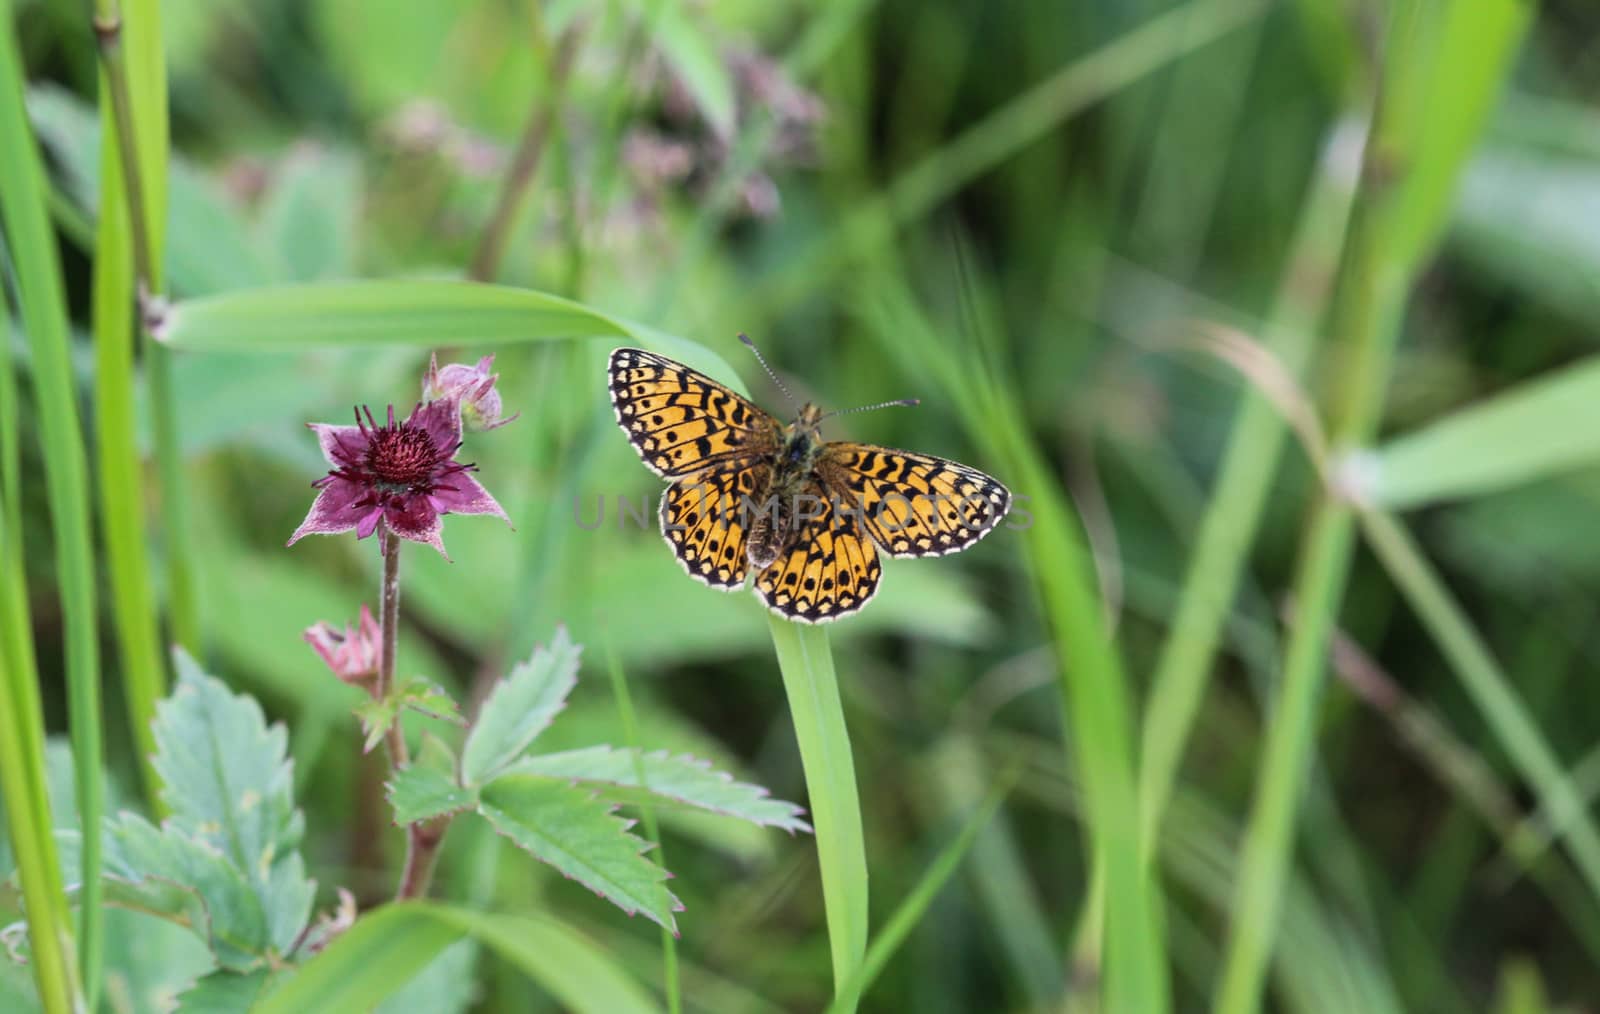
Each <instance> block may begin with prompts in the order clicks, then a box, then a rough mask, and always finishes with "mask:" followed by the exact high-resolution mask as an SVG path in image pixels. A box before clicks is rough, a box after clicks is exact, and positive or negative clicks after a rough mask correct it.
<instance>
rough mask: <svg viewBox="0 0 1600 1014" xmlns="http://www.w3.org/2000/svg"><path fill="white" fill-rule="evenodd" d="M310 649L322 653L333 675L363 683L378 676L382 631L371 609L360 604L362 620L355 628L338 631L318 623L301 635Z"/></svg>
mask: <svg viewBox="0 0 1600 1014" xmlns="http://www.w3.org/2000/svg"><path fill="white" fill-rule="evenodd" d="M303 636H304V637H305V640H306V643H307V644H309V645H311V648H312V650H313V651H315V652H316V653H317V654H318V655H321V656H322V660H323V661H324V662H326V663H328V668H329V669H332V670H333V674H334V675H335V676H337V677H339V678H340V679H341V680H343V681H344V682H346V683H352V684H356V685H358V686H359V685H362V684H365V683H368V682H370V681H371V680H373V679H375V678H376V677H377V675H378V663H379V661H380V660H381V658H382V655H383V632H382V630H381V629H380V628H379V626H378V621H377V620H375V619H373V618H372V610H370V609H368V608H367V607H366V606H365V605H363V606H362V607H361V619H360V620H359V621H357V623H356V625H355V626H354V627H348V626H347V627H345V628H344V629H343V630H339V629H338V628H336V627H334V626H333V625H332V624H331V623H326V622H318V623H314V624H312V625H311V626H309V627H307V628H306V632H305V634H304V635H303Z"/></svg>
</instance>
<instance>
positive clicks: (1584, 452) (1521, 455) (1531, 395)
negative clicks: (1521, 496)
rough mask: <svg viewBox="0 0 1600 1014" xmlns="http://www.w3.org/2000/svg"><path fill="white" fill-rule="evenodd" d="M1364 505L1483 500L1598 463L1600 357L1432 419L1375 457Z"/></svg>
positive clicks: (1407, 505) (1402, 506) (1403, 505)
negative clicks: (1466, 499)
mask: <svg viewBox="0 0 1600 1014" xmlns="http://www.w3.org/2000/svg"><path fill="white" fill-rule="evenodd" d="M1374 454H1375V455H1376V456H1375V458H1374V459H1373V462H1372V464H1373V467H1374V469H1375V472H1374V480H1373V486H1372V488H1371V489H1370V490H1369V491H1368V492H1367V496H1366V499H1367V500H1368V501H1369V502H1371V503H1373V504H1374V505H1375V506H1379V507H1383V508H1385V509H1387V510H1407V509H1410V508H1414V507H1421V506H1424V505H1426V504H1429V503H1435V502H1437V501H1439V500H1445V499H1451V498H1458V497H1468V496H1484V495H1487V494H1490V493H1494V492H1497V491H1500V490H1504V489H1507V488H1510V487H1512V486H1516V485H1520V484H1523V483H1528V482H1534V481H1537V480H1539V479H1542V478H1545V477H1547V476H1550V475H1554V474H1558V473H1560V472H1564V471H1568V470H1571V469H1575V468H1581V467H1584V466H1586V465H1590V464H1592V463H1593V462H1594V461H1595V460H1596V459H1600V357H1590V358H1588V359H1584V360H1581V361H1579V362H1576V363H1573V364H1572V365H1570V366H1566V367H1563V368H1562V369H1559V370H1556V371H1554V372H1552V373H1550V374H1547V375H1546V376H1542V377H1539V378H1536V379H1534V380H1530V381H1528V382H1526V383H1523V384H1518V385H1517V386H1516V387H1513V388H1511V389H1510V390H1508V391H1505V392H1503V393H1501V394H1497V395H1495V396H1494V397H1493V398H1489V399H1487V400H1485V401H1481V402H1478V403H1477V404H1474V405H1469V406H1468V407H1466V408H1464V409H1461V410H1460V411H1457V412H1452V413H1451V414H1449V415H1447V416H1445V417H1444V418H1442V419H1438V420H1435V421H1433V422H1430V423H1428V424H1427V425H1425V426H1423V427H1421V428H1420V429H1418V430H1416V431H1414V432H1412V433H1407V434H1405V435H1403V436H1400V437H1396V438H1395V439H1393V440H1390V441H1388V442H1387V443H1385V444H1384V445H1383V446H1382V447H1380V448H1378V449H1377V451H1375V452H1374Z"/></svg>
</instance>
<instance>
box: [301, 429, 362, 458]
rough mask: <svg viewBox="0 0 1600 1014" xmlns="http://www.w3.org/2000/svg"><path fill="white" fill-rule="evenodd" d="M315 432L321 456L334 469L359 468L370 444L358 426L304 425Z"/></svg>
mask: <svg viewBox="0 0 1600 1014" xmlns="http://www.w3.org/2000/svg"><path fill="white" fill-rule="evenodd" d="M306 425H307V426H309V427H311V428H312V429H313V430H315V431H316V434H317V442H318V443H319V444H321V445H322V456H323V457H324V458H327V459H328V464H330V465H333V466H335V467H339V468H344V467H351V468H355V467H360V465H361V464H362V461H363V460H364V459H365V458H366V456H367V445H368V444H369V443H370V442H371V441H369V440H368V439H367V435H366V434H365V433H363V432H361V427H359V426H334V425H333V424H331V423H306Z"/></svg>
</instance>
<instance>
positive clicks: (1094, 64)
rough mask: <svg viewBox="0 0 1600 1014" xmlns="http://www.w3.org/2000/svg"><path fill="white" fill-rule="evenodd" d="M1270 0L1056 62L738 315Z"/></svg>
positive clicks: (799, 257)
mask: <svg viewBox="0 0 1600 1014" xmlns="http://www.w3.org/2000/svg"><path fill="white" fill-rule="evenodd" d="M1269 6H1270V4H1269V3H1268V2H1267V0H1194V2H1192V3H1189V4H1185V5H1184V6H1182V7H1178V8H1175V9H1173V10H1170V11H1167V12H1166V13H1163V14H1161V15H1158V16H1156V17H1154V18H1151V19H1150V20H1149V21H1147V22H1146V23H1144V24H1143V25H1140V26H1139V27H1138V28H1135V29H1133V30H1132V31H1130V32H1128V33H1127V34H1125V35H1123V36H1121V37H1119V38H1117V39H1115V40H1113V41H1112V42H1109V43H1106V44H1105V45H1104V46H1101V47H1100V48H1099V49H1096V50H1095V51H1094V52H1092V53H1089V54H1087V55H1085V56H1083V57H1080V58H1078V59H1076V60H1074V61H1072V62H1071V63H1069V64H1068V65H1067V66H1065V67H1063V68H1062V69H1060V70H1058V71H1056V72H1055V73H1054V74H1052V75H1050V76H1049V77H1048V78H1046V79H1045V80H1043V81H1041V82H1040V83H1039V84H1037V85H1034V86H1033V87H1032V88H1030V89H1028V90H1027V91H1026V92H1024V93H1022V94H1021V95H1019V96H1017V97H1016V98H1014V99H1012V100H1011V101H1009V102H1007V103H1006V104H1005V105H1003V106H1001V107H1000V108H999V109H997V110H995V111H994V112H992V113H990V114H989V115H988V116H986V117H984V118H983V119H982V120H980V121H979V122H977V123H975V124H973V125H972V126H971V127H969V128H968V129H967V130H966V131H964V132H963V133H962V134H961V135H960V136H958V137H956V138H955V139H954V140H952V141H951V142H950V143H949V144H946V145H944V146H943V147H941V148H939V149H937V150H936V151H933V152H931V153H930V154H928V155H927V156H925V157H924V158H923V159H922V160H921V161H919V162H918V163H917V164H916V165H914V166H912V167H911V168H910V169H908V170H907V171H906V172H904V173H903V174H902V175H900V176H899V177H898V178H896V179H895V180H894V182H893V183H891V184H890V185H889V187H888V188H887V189H886V190H884V191H883V192H881V193H879V194H877V195H874V196H872V197H870V198H867V199H865V200H863V201H861V202H859V203H858V204H857V205H856V207H855V208H854V210H852V211H851V212H850V213H849V214H848V215H846V216H845V217H844V218H843V219H842V220H841V221H840V222H839V224H838V225H837V226H836V227H835V228H833V229H831V230H829V231H828V233H827V234H826V235H824V236H822V237H820V238H819V239H817V240H815V241H813V242H812V243H811V244H809V245H808V246H806V247H804V248H803V249H802V250H800V251H799V252H798V253H797V254H795V255H794V256H792V257H791V258H789V259H788V260H787V261H786V262H785V264H784V266H783V267H782V268H781V269H780V270H779V271H777V272H776V273H774V274H772V275H770V276H768V277H767V278H765V279H764V280H763V281H762V282H761V284H760V285H758V286H757V287H756V288H755V290H754V291H753V292H752V293H751V294H750V295H749V296H748V297H747V299H746V301H745V302H744V303H743V305H742V307H741V308H740V309H739V310H737V311H735V312H734V313H733V316H734V317H758V318H759V317H760V316H762V313H758V312H756V309H757V308H760V309H761V311H763V312H764V313H765V314H767V315H771V314H774V313H775V312H776V311H777V310H780V309H782V308H783V307H786V306H788V305H789V304H790V303H792V302H794V300H796V299H798V298H799V297H801V296H803V295H804V294H805V293H807V292H809V291H811V290H812V289H813V288H815V287H816V286H817V285H819V284H822V283H823V282H824V281H826V280H827V279H828V278H830V277H832V275H833V273H834V271H835V270H837V269H838V268H839V267H841V266H842V265H844V264H846V263H849V262H850V261H852V260H853V259H855V258H857V257H859V256H860V255H861V254H862V253H863V252H864V251H868V250H871V249H873V248H875V247H878V246H880V245H882V244H884V243H886V242H888V241H889V240H890V239H892V237H893V235H894V230H895V229H896V227H898V226H900V225H903V224H905V223H907V222H913V221H916V220H917V219H919V218H921V217H922V216H924V215H926V214H927V213H928V212H929V211H931V210H932V209H933V208H934V207H935V206H936V205H938V204H939V202H941V201H943V200H945V199H946V198H948V197H950V196H951V195H952V194H954V193H956V192H957V191H958V190H960V189H961V188H962V187H963V186H965V185H966V184H968V183H970V182H972V181H973V180H974V179H976V178H977V177H978V176H980V175H982V174H983V173H985V172H987V171H988V170H990V169H993V168H994V167H996V166H998V165H1000V164H1001V163H1003V162H1004V161H1005V160H1006V159H1008V158H1010V157H1011V156H1013V155H1015V154H1016V153H1017V152H1019V151H1021V150H1022V149H1024V148H1026V147H1027V146H1028V145H1029V144H1031V143H1033V142H1034V141H1036V140H1038V139H1039V138H1040V137H1042V136H1044V135H1045V134H1046V133H1048V132H1049V131H1051V130H1053V129H1055V128H1056V127H1058V126H1060V124H1061V123H1062V122H1063V121H1064V120H1067V119H1070V118H1071V117H1072V116H1074V115H1075V114H1077V113H1079V112H1082V111H1083V110H1084V109H1086V108H1088V107H1090V106H1092V105H1094V104H1095V103H1097V102H1100V101H1101V100H1103V99H1105V98H1107V97H1108V96H1110V95H1114V94H1116V93H1117V92H1119V91H1121V90H1122V89H1124V88H1126V87H1128V86H1129V85H1130V84H1133V83H1134V82H1136V81H1138V80H1139V79H1141V78H1143V77H1145V76H1146V75H1148V74H1151V73H1153V72H1154V71H1156V70H1159V69H1160V68H1162V67H1164V66H1166V65H1167V64H1169V63H1171V62H1172V61H1174V60H1177V59H1178V58H1180V57H1182V56H1183V55H1185V54H1186V53H1189V52H1192V51H1193V50H1195V49H1198V48H1200V47H1201V46H1204V45H1206V44H1207V43H1209V42H1211V41H1213V40H1215V39H1217V38H1220V37H1221V36H1223V35H1225V34H1226V33H1228V32H1230V31H1232V30H1234V29H1236V28H1239V27H1240V26H1242V25H1244V24H1245V23H1246V22H1247V21H1249V20H1250V19H1251V18H1254V17H1256V16H1258V15H1260V14H1261V13H1262V12H1263V11H1265V10H1266V9H1267V8H1268V7H1269Z"/></svg>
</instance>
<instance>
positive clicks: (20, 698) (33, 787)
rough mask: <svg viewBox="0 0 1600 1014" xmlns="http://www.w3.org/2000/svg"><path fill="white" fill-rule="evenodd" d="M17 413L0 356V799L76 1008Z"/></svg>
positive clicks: (7, 366) (0, 316)
mask: <svg viewBox="0 0 1600 1014" xmlns="http://www.w3.org/2000/svg"><path fill="white" fill-rule="evenodd" d="M8 41H9V40H4V39H0V44H5V43H6V42H8ZM0 310H3V304H0ZM10 324H11V319H10V317H9V316H8V315H7V314H5V313H4V312H0V346H4V347H9V345H10V339H11V334H10V330H11V328H10ZM19 415H20V413H19V412H18V404H17V383H16V375H15V374H14V373H13V372H12V359H11V356H9V355H0V502H3V503H0V799H3V800H4V802H5V806H4V810H5V814H6V830H7V833H8V834H9V836H10V841H11V852H12V855H13V857H14V860H15V863H16V867H17V876H18V879H19V880H20V882H21V886H22V894H23V899H24V901H25V903H26V905H27V911H28V933H29V936H30V939H31V941H32V944H33V955H32V961H31V964H32V968H33V976H34V981H35V982H36V983H37V985H38V990H39V997H40V998H41V1000H42V1001H43V1003H44V1005H45V1009H46V1010H48V1011H51V1012H52V1014H54V1012H56V1011H68V1010H71V1009H72V1007H73V1003H74V1001H75V999H76V997H77V991H78V986H77V980H76V976H75V972H74V971H73V967H72V952H73V947H72V921H71V913H70V911H69V909H68V907H67V895H66V891H65V889H64V885H63V884H62V880H61V863H60V857H59V856H58V855H57V853H56V847H55V841H54V838H53V837H52V835H51V833H50V829H51V827H52V821H51V819H50V804H49V800H48V798H47V797H46V792H45V747H44V743H45V738H44V709H43V707H42V706H41V703H40V700H39V674H38V671H37V667H36V664H35V661H34V644H33V625H32V618H31V617H30V616H29V611H28V587H27V579H26V577H25V575H24V574H23V568H22V562H23V561H22V552H23V551H22V547H23V532H22V497H21V493H22V488H21V487H22V472H21V448H20V447H19V446H18V443H19V437H20V434H21V429H20V427H19V425H18V422H19Z"/></svg>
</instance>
